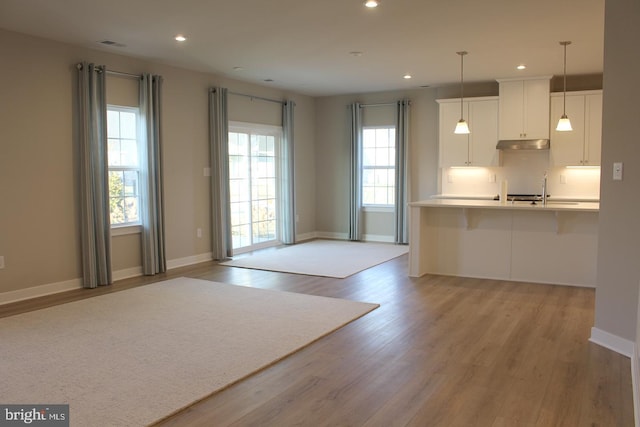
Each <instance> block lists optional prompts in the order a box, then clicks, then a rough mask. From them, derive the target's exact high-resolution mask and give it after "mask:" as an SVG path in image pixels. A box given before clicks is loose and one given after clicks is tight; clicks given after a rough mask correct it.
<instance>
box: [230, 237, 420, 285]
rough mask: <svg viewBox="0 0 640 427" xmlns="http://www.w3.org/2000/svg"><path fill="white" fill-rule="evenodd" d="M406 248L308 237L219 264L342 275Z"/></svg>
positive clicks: (400, 252) (377, 261)
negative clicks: (307, 238) (307, 239)
mask: <svg viewBox="0 0 640 427" xmlns="http://www.w3.org/2000/svg"><path fill="white" fill-rule="evenodd" d="M407 252H409V247H408V246H406V245H394V244H390V243H365V242H347V241H343V240H312V241H310V242H306V243H299V244H297V245H291V246H283V247H279V248H274V249H264V250H261V251H258V252H256V253H254V254H253V255H246V256H240V257H238V258H237V259H233V260H232V261H227V262H223V263H221V265H227V266H231V267H242V268H253V269H256V270H269V271H281V272H284V273H296V274H307V275H310V276H325V277H336V278H340V279H343V278H345V277H349V276H351V275H352V274H355V273H358V272H359V271H362V270H366V269H367V268H371V267H373V266H375V265H378V264H381V263H383V262H385V261H389V260H390V259H393V258H396V257H399V256H400V255H404V254H406V253H407Z"/></svg>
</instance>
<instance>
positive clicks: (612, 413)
mask: <svg viewBox="0 0 640 427" xmlns="http://www.w3.org/2000/svg"><path fill="white" fill-rule="evenodd" d="M178 276H186V277H193V278H199V279H205V280H212V281H218V282H224V283H231V284H236V285H244V286H253V287H260V288H268V289H277V290H283V291H290V292H300V293H306V294H312V295H323V296H329V297H338V298H346V299H352V300H358V301H366V302H375V303H379V304H380V305H381V306H380V308H378V309H377V310H374V311H373V312H371V313H369V314H367V315H366V316H364V317H362V318H360V319H358V320H356V321H354V322H352V323H350V324H348V325H347V326H345V327H344V328H342V329H340V330H338V331H336V332H335V333H333V334H331V335H329V336H327V337H325V338H323V339H321V340H319V341H317V342H315V343H313V344H311V345H310V346H308V347H306V348H304V349H302V350H301V351H299V352H297V353H295V354H293V355H292V356H290V357H288V358H286V359H284V360H282V361H281V362H279V363H276V364H274V365H273V366H271V367H269V368H267V369H264V370H263V371H261V372H259V373H257V374H255V375H253V376H251V377H249V378H247V379H245V380H244V381H241V382H239V383H236V384H234V385H232V386H230V387H228V388H227V389H225V390H222V391H221V392H219V393H216V394H213V395H212V396H209V397H206V398H204V399H203V400H201V401H200V402H198V403H195V404H194V405H192V406H190V407H189V408H187V409H185V410H183V411H181V412H179V413H177V414H175V415H173V416H171V417H169V418H167V419H165V420H163V421H161V422H159V423H158V424H157V425H158V426H181V427H183V426H278V427H282V426H314V427H315V426H367V427H374V426H375V427H377V426H381V427H382V426H385V427H386V426H488V427H502V426H510V427H511V426H536V427H543V426H544V427H546V426H607V427H613V426H633V405H632V391H631V368H630V360H629V359H628V358H626V357H624V356H621V355H619V354H617V353H614V352H612V351H610V350H607V349H605V348H602V347H600V346H598V345H595V344H592V343H590V342H589V341H588V338H589V334H590V329H591V327H592V326H593V316H594V297H595V293H594V290H593V289H585V288H575V287H565V286H549V285H541V284H527V283H517V282H505V281H496V280H480V279H465V278H456V277H445V276H425V277H422V278H418V279H416V278H409V277H407V256H406V255H405V256H402V257H399V258H396V259H394V260H391V261H389V262H386V263H384V264H381V265H379V266H377V267H374V268H371V269H369V270H366V271H363V272H361V273H358V274H356V275H353V276H351V277H349V278H347V279H332V278H323V277H313V276H303V275H293V274H285V273H275V272H267V271H258V270H248V269H240V268H234V267H224V266H219V265H217V264H216V263H213V262H211V263H204V264H199V265H197V266H193V267H188V268H181V269H177V270H173V271H171V272H170V273H169V274H166V275H161V276H156V277H155V278H136V279H130V280H125V281H122V282H119V283H116V284H114V285H113V286H110V287H106V288H100V289H96V290H77V291H71V292H67V293H65V294H59V295H55V296H50V297H45V298H39V299H34V300H31V301H26V302H19V303H14V304H10V305H5V306H0V317H2V316H8V315H12V314H16V313H20V312H24V311H30V310H35V309H38V308H42V307H46V306H50V305H55V304H60V303H64V302H68V301H73V300H76V299H81V298H87V297H91V296H95V295H100V294H103V293H108V292H117V291H120V290H123V289H128V288H131V287H134V286H140V285H144V284H147V283H151V282H153V281H157V280H164V279H167V278H171V277H178Z"/></svg>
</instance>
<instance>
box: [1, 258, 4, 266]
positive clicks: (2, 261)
mask: <svg viewBox="0 0 640 427" xmlns="http://www.w3.org/2000/svg"><path fill="white" fill-rule="evenodd" d="M0 268H4V257H3V256H0Z"/></svg>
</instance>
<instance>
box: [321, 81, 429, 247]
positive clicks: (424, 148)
mask: <svg viewBox="0 0 640 427" xmlns="http://www.w3.org/2000/svg"><path fill="white" fill-rule="evenodd" d="M403 98H407V99H410V100H411V116H410V122H409V123H410V124H409V127H410V147H409V153H410V154H409V157H410V189H409V193H410V200H411V201H414V200H421V199H425V198H428V197H430V196H431V195H434V194H436V193H437V171H438V144H437V142H438V141H437V135H438V109H437V104H436V102H435V99H436V91H435V90H434V89H420V90H409V91H395V92H381V93H370V94H360V95H343V96H332V97H323V98H318V99H317V104H316V108H317V121H316V144H317V149H316V170H317V174H316V176H317V182H316V195H317V197H316V206H317V207H318V210H317V213H316V218H317V222H316V224H317V230H318V232H320V233H325V234H328V235H339V236H346V234H347V233H348V229H349V210H348V209H349V126H350V123H349V112H348V108H347V107H348V105H349V104H351V103H353V102H360V103H363V104H377V103H387V102H395V101H397V100H399V99H403ZM393 109H394V107H391V108H388V107H365V113H364V116H363V123H365V124H370V125H373V124H380V123H382V122H384V121H385V120H387V119H388V118H389V114H395V113H394V112H393ZM391 117H392V118H393V117H394V116H391ZM391 123H393V122H391ZM364 222H365V224H364V234H365V235H374V236H378V237H390V238H393V230H394V229H393V214H384V213H366V212H365V218H364Z"/></svg>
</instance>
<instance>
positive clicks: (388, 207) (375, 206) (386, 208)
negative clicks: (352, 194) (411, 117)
mask: <svg viewBox="0 0 640 427" xmlns="http://www.w3.org/2000/svg"><path fill="white" fill-rule="evenodd" d="M378 129H386V130H387V131H389V130H393V132H394V138H393V140H392V141H391V142H392V145H390V146H389V147H393V150H394V151H393V152H394V155H393V158H392V159H391V160H392V161H393V166H391V167H390V166H366V165H365V163H364V157H365V154H364V153H365V147H364V133H365V131H366V130H378ZM397 131H398V129H397V127H396V125H375V126H363V127H362V165H361V170H360V174H361V187H360V191H361V193H362V209H363V210H364V211H365V212H383V213H384V212H394V211H395V201H393V200H392V201H391V203H389V204H380V203H366V202H365V200H364V189H365V182H364V171H365V170H389V169H391V170H392V171H393V174H394V177H395V171H396V168H397V165H396V158H395V150H396V139H395V134H396V132H397ZM374 188H375V186H374ZM386 188H390V186H388V185H387V186H386ZM393 190H394V195H395V191H396V190H397V183H396V182H395V179H394V183H393Z"/></svg>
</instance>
